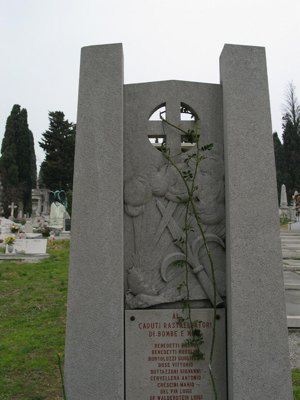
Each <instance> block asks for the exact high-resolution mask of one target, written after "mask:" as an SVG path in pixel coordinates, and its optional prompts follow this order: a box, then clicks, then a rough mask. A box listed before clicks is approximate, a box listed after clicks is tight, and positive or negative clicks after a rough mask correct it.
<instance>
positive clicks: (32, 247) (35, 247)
mask: <svg viewBox="0 0 300 400" xmlns="http://www.w3.org/2000/svg"><path fill="white" fill-rule="evenodd" d="M14 248H15V251H16V253H24V254H46V251H47V239H16V240H15V242H14Z"/></svg>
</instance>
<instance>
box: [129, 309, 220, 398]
mask: <svg viewBox="0 0 300 400" xmlns="http://www.w3.org/2000/svg"><path fill="white" fill-rule="evenodd" d="M180 317H183V314H182V310H177V309H163V310H126V311H125V340H126V353H125V358H126V363H125V367H126V399H127V400H211V399H213V398H214V396H213V389H212V386H211V382H210V376H209V369H208V363H209V354H210V346H211V339H212V326H213V310H212V309H193V310H192V321H195V320H197V321H198V322H197V324H198V325H197V328H199V329H200V330H201V331H202V333H203V340H204V343H203V344H202V345H201V348H200V349H201V351H202V352H203V353H204V360H194V359H193V354H192V353H193V351H194V348H193V347H190V346H187V345H186V340H187V339H189V338H191V335H190V329H189V326H188V324H187V322H183V323H182V322H180ZM212 367H213V374H214V377H215V381H216V386H217V391H218V399H219V400H226V399H227V389H226V334H225V312H224V309H218V320H217V326H216V341H215V348H214V358H213V364H212Z"/></svg>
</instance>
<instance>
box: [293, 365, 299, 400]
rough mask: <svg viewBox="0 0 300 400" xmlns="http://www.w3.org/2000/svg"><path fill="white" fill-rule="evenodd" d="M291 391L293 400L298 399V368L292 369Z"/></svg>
mask: <svg viewBox="0 0 300 400" xmlns="http://www.w3.org/2000/svg"><path fill="white" fill-rule="evenodd" d="M292 376H293V392H294V400H300V369H299V368H295V369H293V375H292Z"/></svg>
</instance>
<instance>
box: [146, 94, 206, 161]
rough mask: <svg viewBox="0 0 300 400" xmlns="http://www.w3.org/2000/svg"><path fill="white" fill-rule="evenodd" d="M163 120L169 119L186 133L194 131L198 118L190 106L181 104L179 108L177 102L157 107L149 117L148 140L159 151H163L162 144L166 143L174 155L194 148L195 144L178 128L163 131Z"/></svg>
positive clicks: (167, 128)
mask: <svg viewBox="0 0 300 400" xmlns="http://www.w3.org/2000/svg"><path fill="white" fill-rule="evenodd" d="M161 119H167V120H168V121H169V122H171V123H173V124H174V125H176V126H180V128H182V129H184V130H185V131H187V130H188V129H193V127H194V125H195V122H196V121H197V120H198V116H197V115H196V113H195V111H193V109H192V108H191V107H190V106H189V105H187V104H185V103H183V102H181V103H178V106H177V104H176V102H171V101H169V102H166V103H161V104H159V105H158V106H157V107H155V108H154V110H153V111H152V112H151V114H150V116H149V121H150V124H149V131H148V139H149V141H150V143H151V144H152V145H153V146H154V147H155V148H156V149H157V150H161V147H162V144H165V143H166V146H167V147H168V148H170V150H171V153H173V154H178V153H180V152H185V151H188V150H189V149H190V148H192V147H194V145H195V143H194V142H190V140H188V139H187V137H186V136H185V135H183V134H182V132H180V131H179V130H177V129H176V128H173V129H170V127H165V129H163V126H162V122H161Z"/></svg>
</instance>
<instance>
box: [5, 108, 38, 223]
mask: <svg viewBox="0 0 300 400" xmlns="http://www.w3.org/2000/svg"><path fill="white" fill-rule="evenodd" d="M33 145H34V143H33V136H32V133H31V132H30V130H29V128H28V122H27V111H26V109H25V108H23V109H21V107H20V106H19V105H18V104H15V105H14V106H13V108H12V111H11V114H10V116H9V117H8V118H7V122H6V128H5V134H4V139H3V141H2V148H1V152H2V156H1V160H0V169H1V178H2V185H3V204H4V211H5V214H6V215H9V214H10V211H9V209H8V206H9V204H10V203H11V202H12V201H13V202H14V203H15V204H16V203H19V204H20V203H22V205H23V210H24V212H25V213H31V189H32V187H33V184H34V182H35V181H36V172H34V168H36V166H34V165H33V164H34V163H35V152H34V147H33Z"/></svg>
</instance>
